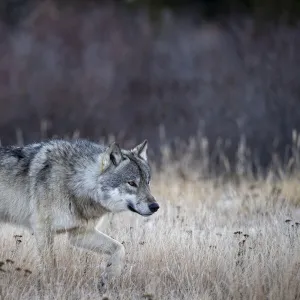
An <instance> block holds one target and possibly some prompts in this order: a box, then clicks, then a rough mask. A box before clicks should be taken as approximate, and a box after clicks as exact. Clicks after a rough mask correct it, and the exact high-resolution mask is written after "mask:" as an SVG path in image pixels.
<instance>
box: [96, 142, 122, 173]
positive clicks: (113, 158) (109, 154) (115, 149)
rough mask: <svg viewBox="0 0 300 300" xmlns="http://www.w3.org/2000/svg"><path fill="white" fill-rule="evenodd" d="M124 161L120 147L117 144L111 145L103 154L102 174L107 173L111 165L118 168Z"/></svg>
mask: <svg viewBox="0 0 300 300" xmlns="http://www.w3.org/2000/svg"><path fill="white" fill-rule="evenodd" d="M122 159H123V157H122V153H121V149H120V147H119V145H118V144H116V143H115V142H113V143H111V144H110V146H109V147H108V148H107V149H106V150H105V152H104V153H102V154H101V162H100V163H101V172H103V171H105V170H106V169H107V168H108V167H109V166H110V165H111V164H113V165H115V166H118V165H119V163H120V162H121V161H122Z"/></svg>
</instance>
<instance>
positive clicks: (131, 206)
mask: <svg viewBox="0 0 300 300" xmlns="http://www.w3.org/2000/svg"><path fill="white" fill-rule="evenodd" d="M127 208H128V209H129V210H130V211H132V212H134V213H137V214H139V215H141V216H144V217H147V216H151V215H152V213H150V214H141V213H140V212H139V211H137V210H136V209H135V208H134V207H133V205H132V204H131V203H129V204H128V205H127Z"/></svg>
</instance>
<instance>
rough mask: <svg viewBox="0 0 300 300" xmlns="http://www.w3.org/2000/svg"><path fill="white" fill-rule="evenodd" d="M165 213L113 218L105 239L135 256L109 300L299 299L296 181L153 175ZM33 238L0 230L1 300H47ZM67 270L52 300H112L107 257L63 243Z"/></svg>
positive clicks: (59, 246) (62, 264)
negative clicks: (104, 274) (103, 290)
mask: <svg viewBox="0 0 300 300" xmlns="http://www.w3.org/2000/svg"><path fill="white" fill-rule="evenodd" d="M151 188H152V190H153V194H154V195H155V196H156V198H157V200H158V202H159V204H160V205H161V208H160V210H159V211H158V212H157V213H156V214H154V215H153V216H151V217H142V216H139V215H137V214H134V213H132V212H125V213H121V214H119V215H112V216H110V217H109V222H108V224H107V227H106V229H105V232H106V233H107V234H109V235H111V236H112V237H113V238H115V239H117V240H119V241H120V242H122V243H123V244H124V246H125V248H126V264H125V268H124V271H123V274H122V276H121V278H120V279H119V280H117V281H116V282H114V286H113V288H111V289H110V290H109V291H108V292H107V295H106V297H107V299H172V300H173V299H174V300H175V299H188V300H194V299H195V300H196V299H197V300H198V299H285V300H289V299H300V284H299V282H300V241H299V237H300V208H298V204H299V201H298V198H297V191H298V186H297V180H296V179H293V178H288V177H287V178H285V179H282V180H279V181H277V182H276V183H275V182H274V181H273V180H267V179H265V180H264V179H260V180H258V181H253V180H246V179H244V180H240V182H239V184H238V185H237V184H233V183H232V182H231V181H227V183H222V182H221V181H216V180H212V179H210V180H207V179H206V180H204V179H201V178H200V179H199V178H198V179H193V178H190V179H187V178H185V179H183V178H182V176H179V175H177V174H176V173H172V172H169V171H166V170H165V171H160V172H158V171H154V175H153V181H152V183H151ZM34 242H35V241H34V238H33V237H32V236H31V235H30V234H29V233H27V232H26V231H23V230H22V229H20V228H16V227H12V226H8V225H5V226H1V231H0V245H1V246H0V261H1V262H0V266H1V267H0V284H1V286H0V288H1V289H0V295H1V299H41V295H40V294H39V292H38V285H37V283H38V276H39V274H38V271H37V265H38V258H37V252H36V248H35V247H36V246H35V243H34ZM55 248H56V249H55V251H56V255H57V260H58V266H59V267H58V270H57V271H54V270H48V271H47V273H45V274H44V276H46V277H47V278H48V279H49V285H48V286H47V287H46V290H45V294H46V297H45V299H105V297H103V295H102V296H100V294H99V291H98V290H97V287H96V285H97V280H98V278H99V274H100V272H101V268H102V267H103V266H104V263H105V260H106V259H107V257H106V256H105V255H103V256H99V255H96V254H92V253H91V252H87V251H81V250H78V249H74V248H72V247H71V246H69V245H68V243H67V240H66V238H65V237H64V236H60V237H58V238H57V239H56V241H55Z"/></svg>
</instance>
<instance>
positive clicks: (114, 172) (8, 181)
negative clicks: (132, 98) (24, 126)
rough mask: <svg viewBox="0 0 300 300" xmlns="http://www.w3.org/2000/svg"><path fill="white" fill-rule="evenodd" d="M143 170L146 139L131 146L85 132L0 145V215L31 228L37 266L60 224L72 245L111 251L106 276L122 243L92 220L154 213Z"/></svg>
mask: <svg viewBox="0 0 300 300" xmlns="http://www.w3.org/2000/svg"><path fill="white" fill-rule="evenodd" d="M150 178H151V170H150V166H149V164H148V161H147V141H144V142H143V143H141V144H140V145H138V146H136V147H135V148H134V149H132V150H124V149H120V148H119V146H118V145H117V144H116V143H112V144H111V145H109V146H108V147H106V146H103V145H98V144H96V143H93V142H90V141H87V140H77V141H65V140H51V141H48V142H41V143H36V144H31V145H27V146H24V147H0V190H1V194H0V221H1V222H8V223H13V224H16V225H21V226H25V227H26V228H28V229H29V230H31V231H32V232H33V233H34V235H35V236H36V240H37V244H38V248H39V251H40V254H41V258H42V262H43V265H44V266H45V264H44V263H45V261H49V260H48V259H50V262H52V261H53V262H54V258H53V251H52V250H53V249H52V247H53V237H54V235H55V234H57V233H61V232H68V234H69V239H70V242H71V244H73V245H74V246H77V247H83V248H86V249H91V250H94V251H98V252H105V253H108V254H110V255H111V257H110V260H109V263H108V267H107V269H106V270H105V272H104V273H103V275H102V282H105V281H106V280H108V279H109V278H110V277H113V276H117V275H119V274H120V272H121V266H122V261H123V258H124V247H123V245H121V244H120V243H119V242H117V241H115V240H113V239H111V238H110V237H108V236H106V235H105V234H103V233H101V232H100V231H99V230H98V229H96V225H97V224H98V222H99V220H100V219H101V218H102V217H103V216H104V215H105V214H106V213H108V212H112V213H115V212H121V211H128V210H131V211H133V212H136V213H138V214H140V215H143V216H149V215H151V214H153V212H155V211H156V210H157V209H158V205H157V203H156V201H155V199H154V197H153V196H152V195H151V192H150V188H149V182H150ZM135 185H136V186H135Z"/></svg>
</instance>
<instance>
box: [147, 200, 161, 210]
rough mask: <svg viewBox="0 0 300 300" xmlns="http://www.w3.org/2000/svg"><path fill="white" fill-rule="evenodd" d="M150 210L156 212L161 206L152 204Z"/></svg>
mask: <svg viewBox="0 0 300 300" xmlns="http://www.w3.org/2000/svg"><path fill="white" fill-rule="evenodd" d="M149 209H150V211H151V212H156V211H158V209H159V205H158V204H157V203H156V202H154V203H151V204H149Z"/></svg>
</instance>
